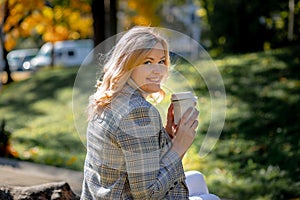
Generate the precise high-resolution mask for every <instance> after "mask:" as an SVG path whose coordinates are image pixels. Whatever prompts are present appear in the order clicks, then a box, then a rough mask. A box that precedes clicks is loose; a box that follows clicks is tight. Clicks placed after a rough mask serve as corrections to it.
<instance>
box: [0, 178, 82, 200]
mask: <svg viewBox="0 0 300 200" xmlns="http://www.w3.org/2000/svg"><path fill="white" fill-rule="evenodd" d="M0 199H1V200H2V199H3V200H12V199H18V200H31V199H41V200H47V199H49V200H79V199H80V197H79V196H78V195H76V194H75V193H74V192H73V191H72V190H71V187H70V186H69V184H68V183H67V182H55V183H47V184H42V185H37V186H30V187H12V186H1V187H0Z"/></svg>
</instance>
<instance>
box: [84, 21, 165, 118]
mask: <svg viewBox="0 0 300 200" xmlns="http://www.w3.org/2000/svg"><path fill="white" fill-rule="evenodd" d="M157 43H160V44H161V45H162V46H163V50H164V54H165V57H166V66H167V67H169V66H170V57H169V49H168V44H167V41H166V40H165V39H164V38H163V37H161V36H160V35H159V34H158V33H157V32H155V29H154V28H151V27H140V26H139V27H133V28H132V29H130V30H129V31H127V32H126V33H125V34H124V35H123V36H122V37H121V38H120V40H119V41H118V42H117V44H116V45H115V47H114V48H112V50H111V51H110V53H109V54H108V55H109V57H108V59H107V62H105V63H104V68H103V77H102V81H99V82H98V84H97V91H96V92H95V94H94V95H92V96H91V99H90V103H91V104H90V109H91V110H90V109H89V110H90V113H89V114H91V115H93V114H95V113H97V112H101V110H103V108H104V107H105V106H107V105H108V104H110V103H111V101H112V98H113V97H114V96H116V94H117V93H118V92H119V91H120V90H121V89H122V88H123V87H124V85H125V84H126V82H127V81H128V79H129V78H130V75H131V72H132V70H133V69H134V68H135V67H137V66H139V65H140V64H142V62H143V59H144V58H145V57H146V56H147V54H148V53H149V52H150V51H151V49H152V48H153V47H154V46H155V45H156V44H157ZM158 94H160V95H164V91H162V90H161V91H160V92H158Z"/></svg>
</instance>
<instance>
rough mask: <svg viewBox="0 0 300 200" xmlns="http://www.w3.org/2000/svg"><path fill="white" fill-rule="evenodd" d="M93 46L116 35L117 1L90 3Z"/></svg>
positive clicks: (106, 0) (103, 0) (104, 0)
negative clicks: (92, 21)
mask: <svg viewBox="0 0 300 200" xmlns="http://www.w3.org/2000/svg"><path fill="white" fill-rule="evenodd" d="M92 14H93V20H94V23H93V28H94V46H95V47H96V46H97V45H98V44H100V43H101V42H103V41H104V40H105V39H107V38H109V37H111V36H113V35H115V34H116V33H117V1H116V0H110V1H109V0H101V1H99V0H98V1H97V0H93V1H92Z"/></svg>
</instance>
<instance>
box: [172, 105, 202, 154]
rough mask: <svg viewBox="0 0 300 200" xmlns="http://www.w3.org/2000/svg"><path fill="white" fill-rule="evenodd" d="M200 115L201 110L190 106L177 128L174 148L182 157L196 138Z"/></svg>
mask: <svg viewBox="0 0 300 200" xmlns="http://www.w3.org/2000/svg"><path fill="white" fill-rule="evenodd" d="M198 115H199V111H198V110H197V109H193V108H189V109H188V110H187V111H186V112H185V113H184V115H183V116H182V118H181V120H180V121H179V124H178V126H177V127H176V128H175V133H174V138H173V146H172V150H173V151H175V152H177V153H178V154H179V156H181V157H183V155H184V154H185V152H186V151H187V150H188V149H189V148H190V146H191V145H192V143H193V141H194V139H195V135H196V128H197V127H198V120H197V119H198ZM173 116H174V115H173Z"/></svg>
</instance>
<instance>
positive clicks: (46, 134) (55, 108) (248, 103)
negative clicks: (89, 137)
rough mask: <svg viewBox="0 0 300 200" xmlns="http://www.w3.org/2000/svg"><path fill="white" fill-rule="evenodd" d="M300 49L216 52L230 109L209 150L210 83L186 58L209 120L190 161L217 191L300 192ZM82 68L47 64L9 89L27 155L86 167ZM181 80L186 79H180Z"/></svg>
mask: <svg viewBox="0 0 300 200" xmlns="http://www.w3.org/2000/svg"><path fill="white" fill-rule="evenodd" d="M299 52H300V48H299V47H289V48H284V49H277V50H272V51H267V52H258V53H251V54H243V55H227V56H224V57H222V58H215V59H214V62H215V63H216V65H217V66H218V69H219V71H220V72H221V74H222V77H223V81H224V84H225V88H226V96H227V101H226V106H227V112H226V121H225V126H224V128H223V132H222V134H221V137H220V138H219V140H218V142H217V144H216V145H215V147H214V149H213V151H212V152H211V153H210V154H208V155H207V156H206V157H204V158H200V157H199V155H198V152H199V148H200V144H201V143H202V141H203V138H204V133H205V132H206V130H207V127H208V125H209V119H210V115H209V114H208V111H209V109H210V108H209V105H208V104H209V101H210V97H209V94H208V89H207V88H206V85H205V83H204V82H203V81H200V83H199V80H197V79H196V78H195V76H194V74H195V72H194V71H193V70H192V69H191V68H189V67H188V66H187V65H185V64H183V65H182V66H183V67H182V68H180V66H179V68H178V70H179V71H181V72H182V73H183V74H185V76H186V77H188V80H191V83H190V85H192V87H193V88H194V90H195V92H196V93H197V95H198V97H199V102H198V103H199V104H200V105H199V108H200V109H201V117H200V122H201V126H200V127H199V131H198V134H197V138H196V141H195V142H194V145H193V146H192V148H191V149H190V150H189V151H188V152H187V154H186V156H185V158H184V167H185V169H186V170H200V171H201V172H202V173H203V174H204V175H205V177H206V180H207V183H208V186H209V189H210V192H212V193H215V194H217V195H219V196H220V197H224V198H226V199H236V200H239V199H247V200H248V199H261V200H271V199H272V200H273V199H300V190H299V188H300V178H299V177H300V149H299V146H300V140H299V132H300V125H299V122H298V119H299V118H300V116H299V115H300V112H299V110H300V104H299V103H298V102H300V93H299V91H300V73H299V72H300V71H299V67H300V59H299V55H298V54H299ZM76 73H77V68H71V69H62V68H61V69H54V70H51V69H46V70H42V71H39V72H38V73H36V74H33V75H32V76H31V78H30V79H28V80H25V81H21V82H16V83H13V84H11V85H9V86H7V87H6V88H5V90H4V91H3V93H2V94H1V96H0V113H1V117H0V119H3V118H5V119H6V120H7V129H8V130H9V131H10V132H11V133H12V137H11V142H12V146H13V148H14V149H15V150H17V152H18V154H19V158H20V159H23V160H30V161H33V162H38V163H46V164H50V165H56V166H61V167H67V168H71V169H76V170H82V167H83V162H84V156H85V152H86V150H85V147H84V145H83V143H82V142H81V140H80V137H79V136H78V134H77V132H76V130H75V128H74V125H73V124H74V122H73V115H72V87H73V84H74V80H75V76H76ZM174 84H178V87H181V83H180V81H177V83H176V80H175V81H174ZM174 87H175V86H174ZM167 97H168V96H167ZM162 105H163V106H162V107H165V106H166V105H167V103H163V104H162Z"/></svg>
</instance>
